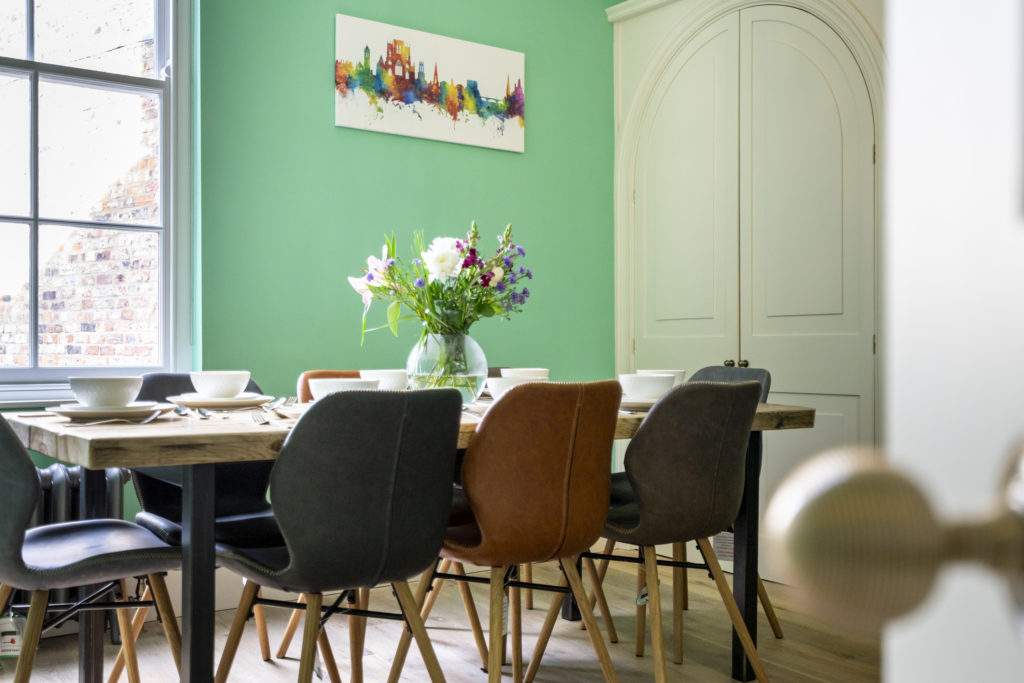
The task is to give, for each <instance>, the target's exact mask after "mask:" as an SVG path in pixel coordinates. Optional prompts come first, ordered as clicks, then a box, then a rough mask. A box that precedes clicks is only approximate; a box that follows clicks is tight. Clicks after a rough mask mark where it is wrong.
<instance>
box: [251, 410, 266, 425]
mask: <svg viewBox="0 0 1024 683" xmlns="http://www.w3.org/2000/svg"><path fill="white" fill-rule="evenodd" d="M249 417H251V418H252V421H253V422H255V423H256V424H258V425H266V424H270V420H268V419H267V416H266V413H264V412H263V411H262V410H250V411H249Z"/></svg>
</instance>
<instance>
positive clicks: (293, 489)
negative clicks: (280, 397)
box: [216, 389, 462, 682]
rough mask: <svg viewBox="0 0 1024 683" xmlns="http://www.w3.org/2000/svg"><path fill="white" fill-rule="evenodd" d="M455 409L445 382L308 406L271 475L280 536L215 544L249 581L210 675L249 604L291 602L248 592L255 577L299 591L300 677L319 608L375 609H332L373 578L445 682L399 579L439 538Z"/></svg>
mask: <svg viewBox="0 0 1024 683" xmlns="http://www.w3.org/2000/svg"><path fill="white" fill-rule="evenodd" d="M461 411H462V399H461V396H460V395H459V392H458V391H456V390H454V389H432V390H424V391H408V392H384V391H349V392H342V393H338V394H331V395H329V396H326V397H324V398H322V399H320V400H319V401H317V402H316V403H314V404H313V405H312V406H311V407H310V408H309V410H307V411H306V413H305V414H304V415H303V416H302V417H301V418H300V419H299V421H298V422H297V423H296V425H295V427H293V428H292V431H291V433H290V434H289V436H288V439H287V441H285V444H284V447H283V448H282V449H281V453H280V455H279V456H278V459H277V461H276V462H275V464H274V469H273V472H272V473H271V479H270V493H271V497H272V499H273V501H274V513H275V515H276V518H277V524H278V526H279V527H280V532H281V534H282V536H283V539H284V543H283V544H282V545H281V546H279V547H270V548H268V547H240V546H230V545H227V544H223V543H219V544H218V546H217V556H218V563H219V564H221V565H222V566H225V567H228V568H229V569H231V570H232V571H235V572H237V573H239V574H241V575H242V576H244V577H246V579H247V580H248V581H247V583H246V586H245V590H244V591H243V594H242V599H241V601H240V602H239V606H238V611H237V612H236V614H235V620H234V623H233V624H232V627H231V631H230V633H229V634H228V639H227V643H226V644H225V647H224V653H223V655H222V657H221V662H220V666H219V667H218V670H217V678H216V680H217V681H219V682H222V681H225V680H226V679H227V676H228V672H229V671H230V668H231V662H232V659H233V658H234V653H235V650H236V649H237V647H238V641H239V639H240V638H241V635H242V629H243V627H244V624H245V619H246V617H247V615H248V614H249V609H250V607H251V606H252V605H253V604H254V602H260V603H263V604H268V605H275V606H281V607H287V608H289V609H290V608H293V607H295V605H294V604H293V603H285V602H278V601H273V600H261V599H257V598H256V593H257V591H258V590H259V588H260V586H269V587H273V588H277V589H280V590H286V591H292V592H298V593H304V594H305V596H306V602H305V610H306V620H305V631H304V636H303V642H302V654H301V663H300V668H299V680H300V681H305V682H308V681H310V679H311V677H312V669H313V654H314V649H315V647H316V643H317V640H318V638H319V633H320V621H321V617H322V613H323V612H324V611H326V615H327V616H330V615H331V614H333V613H347V614H350V615H354V616H357V617H366V616H371V617H379V616H384V615H383V614H382V613H379V612H366V611H363V610H350V609H347V608H345V607H339V605H341V603H342V600H343V598H346V597H347V595H346V594H348V593H349V592H350V591H351V590H353V589H362V588H370V587H372V586H375V585H378V584H381V583H391V584H392V587H393V588H394V590H395V594H396V595H397V597H398V600H399V603H400V604H401V607H402V611H403V613H404V618H405V620H406V621H407V623H408V625H409V627H410V628H411V629H412V631H413V634H414V635H415V637H416V640H417V644H418V645H419V647H420V651H421V653H422V655H423V659H424V661H425V663H426V665H427V669H428V671H429V672H430V676H431V679H432V680H435V681H438V680H444V676H443V675H442V674H441V670H440V666H439V665H438V663H437V658H436V656H435V655H434V651H433V648H432V647H431V645H430V640H429V638H428V637H427V634H426V629H424V627H423V622H422V620H421V619H420V618H419V609H418V607H417V605H416V602H415V600H414V598H413V597H412V593H411V592H410V590H409V586H408V584H407V582H406V580H407V579H408V578H409V577H411V576H416V575H417V574H419V573H420V572H422V571H424V570H425V569H426V568H427V567H430V566H431V565H432V564H433V563H434V562H435V561H436V558H437V556H438V552H439V551H440V549H441V544H442V542H443V540H444V536H445V531H446V529H447V524H448V517H449V512H450V509H451V498H452V481H451V473H452V467H453V463H454V459H455V449H456V447H457V445H458V435H459V422H460V418H461ZM311 473H315V475H311ZM334 590H341V591H342V595H341V597H339V599H338V601H337V602H335V603H334V604H333V605H332V606H330V607H327V608H326V610H324V607H323V604H322V593H323V592H326V591H334ZM392 616H396V615H392ZM398 618H402V617H401V616H399V617H398Z"/></svg>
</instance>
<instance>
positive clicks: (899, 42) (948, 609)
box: [882, 0, 1024, 683]
mask: <svg viewBox="0 0 1024 683" xmlns="http://www.w3.org/2000/svg"><path fill="white" fill-rule="evenodd" d="M1022 19H1024V17H1022V16H1021V8H1020V3H1019V2H1017V1H1016V0H985V2H977V3H971V4H970V8H969V11H968V9H967V6H965V5H964V3H962V2H955V1H954V0H898V1H896V2H891V3H889V4H888V6H887V15H886V40H885V44H886V48H887V53H888V55H889V70H888V74H887V88H888V95H887V101H888V105H889V111H888V117H887V129H888V156H887V159H888V167H887V169H886V178H887V179H888V186H887V195H886V196H887V203H888V212H887V220H886V225H887V233H886V235H885V245H884V251H883V253H884V256H885V278H886V280H885V281H886V283H887V287H886V290H885V291H884V292H883V297H884V299H885V301H886V310H887V320H886V326H885V329H886V330H887V338H883V340H882V342H883V345H884V352H885V354H886V355H885V357H886V368H887V369H886V383H885V384H886V386H887V388H888V389H887V397H886V399H887V400H886V401H885V405H886V406H887V408H886V423H887V425H888V442H887V449H888V451H889V453H890V455H891V458H892V460H893V461H894V462H896V463H897V464H898V465H899V466H901V467H904V468H906V469H909V470H910V471H911V472H912V473H913V476H914V477H915V478H916V479H917V480H918V481H920V482H921V483H922V484H923V486H924V487H925V489H926V491H927V492H928V493H929V495H930V496H931V498H932V499H933V501H934V502H935V503H936V507H937V509H938V510H939V512H940V513H941V514H942V515H944V516H946V517H952V516H968V517H970V516H975V515H978V514H980V513H981V511H982V509H983V508H984V507H985V506H986V505H987V503H988V502H989V501H990V500H991V499H992V498H993V496H994V495H995V491H996V490H997V487H998V480H999V477H1000V473H1001V471H1002V469H1003V467H1004V465H1005V461H1006V455H1007V453H1008V449H1009V448H1010V446H1011V444H1012V443H1013V442H1014V441H1016V440H1017V439H1019V438H1020V437H1022V436H1024V363H1022V362H1021V359H1020V358H1019V356H1020V354H1021V351H1022V350H1024V196H1022V192H1021V180H1022V178H1021V157H1022V154H1024V140H1022V136H1021V127H1022V126H1024V119H1022V117H1021V106H1020V100H1021V93H1022V80H1021V79H1022V69H1021V65H1022V60H1024V45H1022ZM1010 604H1011V598H1010V595H1009V592H1008V590H1007V589H1006V586H1005V585H1004V584H1003V583H1002V582H1001V581H998V580H996V579H994V578H993V577H992V576H991V575H990V574H988V573H987V572H986V571H984V570H981V569H974V568H957V569H954V570H951V571H947V572H945V573H944V574H943V576H942V577H941V578H940V581H939V586H938V587H937V589H936V590H935V591H934V592H933V594H932V596H931V599H930V601H929V602H928V603H927V604H926V605H925V607H924V608H923V609H921V610H919V611H918V612H916V613H915V614H913V615H911V616H910V617H907V618H905V619H903V620H902V621H900V622H896V623H893V624H892V625H890V627H889V628H888V629H887V631H886V633H885V641H884V643H885V644H884V650H883V651H884V655H883V656H884V661H883V675H884V679H885V680H886V681H893V682H896V681H898V682H900V683H905V682H907V681H929V682H933V681H935V682H941V681H950V682H953V681H957V682H960V681H997V680H999V681H1001V680H1007V681H1008V680H1021V669H1022V662H1024V647H1022V645H1021V641H1020V639H1018V637H1017V634H1016V633H1015V631H1014V629H1013V624H1012V622H1011V616H1012V613H1011V610H1010Z"/></svg>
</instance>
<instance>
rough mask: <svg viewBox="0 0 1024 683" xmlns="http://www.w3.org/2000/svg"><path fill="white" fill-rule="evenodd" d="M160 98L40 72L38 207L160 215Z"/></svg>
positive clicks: (95, 216)
mask: <svg viewBox="0 0 1024 683" xmlns="http://www.w3.org/2000/svg"><path fill="white" fill-rule="evenodd" d="M159 107H160V99H159V97H157V96H156V95H151V94H145V95H140V94H136V93H130V92H120V91H109V90H100V89H97V88H89V87H83V86H79V85H68V84H67V83H61V82H53V81H47V80H43V79H40V82H39V215H40V217H43V218H64V219H75V220H93V221H104V222H106V221H115V222H118V223H138V224H143V225H157V224H159V223H160V220H161V219H160V113H159V112H160V108H159Z"/></svg>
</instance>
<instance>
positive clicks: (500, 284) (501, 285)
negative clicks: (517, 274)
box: [494, 282, 505, 292]
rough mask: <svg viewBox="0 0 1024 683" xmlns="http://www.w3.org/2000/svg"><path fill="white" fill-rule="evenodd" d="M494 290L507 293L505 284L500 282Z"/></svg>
mask: <svg viewBox="0 0 1024 683" xmlns="http://www.w3.org/2000/svg"><path fill="white" fill-rule="evenodd" d="M494 288H495V289H496V290H498V291H499V292H504V291H505V283H504V282H499V283H498V284H496V285H494Z"/></svg>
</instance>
